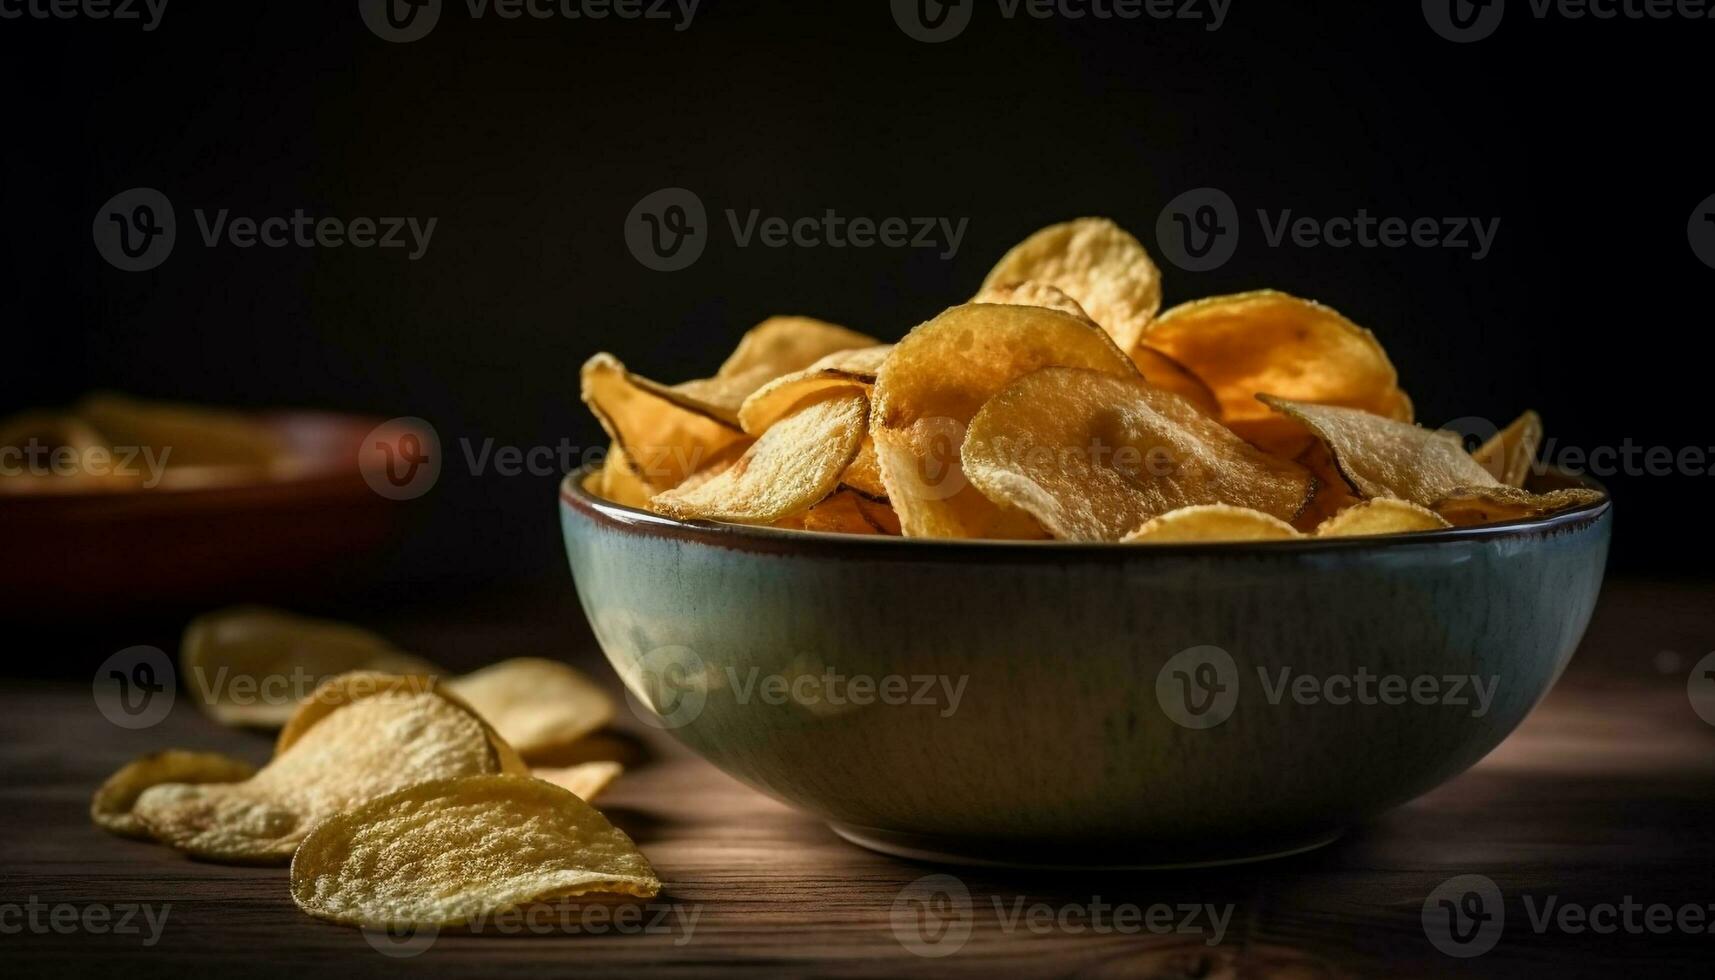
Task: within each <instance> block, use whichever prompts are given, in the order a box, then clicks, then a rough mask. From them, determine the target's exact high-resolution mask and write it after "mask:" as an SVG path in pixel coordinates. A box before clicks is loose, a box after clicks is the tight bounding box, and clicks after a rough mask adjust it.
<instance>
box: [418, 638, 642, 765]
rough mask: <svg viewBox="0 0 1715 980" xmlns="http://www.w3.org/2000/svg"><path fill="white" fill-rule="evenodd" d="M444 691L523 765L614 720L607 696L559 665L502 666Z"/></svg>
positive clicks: (521, 661) (521, 662)
mask: <svg viewBox="0 0 1715 980" xmlns="http://www.w3.org/2000/svg"><path fill="white" fill-rule="evenodd" d="M442 689H443V691H447V692H451V693H452V694H456V695H458V696H459V697H461V698H463V699H464V701H465V703H466V704H468V705H470V706H471V707H472V708H474V709H476V713H477V714H479V715H481V716H482V717H483V719H484V720H485V721H487V722H488V723H489V724H490V725H492V726H494V730H495V731H497V732H499V733H500V737H501V738H503V739H505V740H506V742H507V744H509V745H511V746H512V747H513V748H514V749H517V750H518V754H519V755H520V756H522V757H524V758H525V759H527V760H528V759H531V758H533V757H536V756H539V755H540V754H541V753H544V752H554V751H556V750H558V749H560V748H561V747H563V746H566V745H570V744H571V743H573V742H576V741H577V740H578V739H580V738H583V737H584V736H585V735H588V734H589V733H591V732H593V731H595V730H596V729H598V728H601V727H603V726H604V725H606V724H608V723H609V722H610V721H612V720H613V699H612V698H609V697H608V696H607V692H606V691H603V690H602V689H601V688H600V687H599V686H598V685H597V684H596V682H595V681H593V680H590V679H589V678H588V677H586V676H585V675H584V674H583V673H582V672H580V671H578V670H575V669H573V668H572V667H570V666H568V665H566V664H563V663H560V662H559V661H557V660H546V659H543V658H540V657H517V658H514V659H512V660H502V661H501V662H499V663H497V664H493V665H491V666H488V667H484V668H483V669H481V670H479V671H476V672H475V673H472V674H466V675H464V676H463V677H456V678H453V679H452V680H449V681H446V682H445V683H444V684H443V685H442Z"/></svg>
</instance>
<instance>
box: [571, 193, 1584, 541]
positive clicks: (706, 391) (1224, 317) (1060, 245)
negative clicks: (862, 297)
mask: <svg viewBox="0 0 1715 980" xmlns="http://www.w3.org/2000/svg"><path fill="white" fill-rule="evenodd" d="M1160 308H1161V273H1160V270H1159V269H1158V268H1157V267H1156V265H1155V263H1154V262H1153V261H1151V259H1150V257H1149V254H1148V252H1147V251H1145V250H1144V247H1143V245H1142V244H1141V243H1140V242H1138V240H1137V239H1136V238H1135V237H1133V236H1132V235H1130V234H1129V233H1127V232H1126V231H1125V230H1124V229H1122V228H1121V227H1119V226H1118V225H1117V224H1115V223H1114V222H1112V221H1110V220H1108V219H1105V218H1080V219H1077V220H1075V221H1069V222H1065V223H1062V224H1058V225H1053V226H1050V227H1048V228H1044V229H1042V230H1041V231H1039V232H1037V233H1035V234H1033V235H1031V236H1030V237H1029V238H1028V239H1026V240H1025V241H1024V242H1023V243H1021V244H1020V245H1018V246H1017V247H1015V248H1013V249H1012V250H1011V251H1010V252H1008V253H1007V254H1006V256H1005V257H1003V258H1002V259H1001V261H1000V262H999V264H997V265H996V266H995V268H994V269H993V270H992V271H991V272H990V273H989V274H988V276H987V278H986V279H985V281H984V282H983V283H982V286H981V288H980V290H979V291H978V292H977V294H976V296H975V298H974V299H973V300H971V301H970V302H967V303H964V304H961V305H958V306H954V307H952V308H950V309H948V310H946V311H944V312H942V313H941V314H939V315H938V316H935V317H932V318H931V319H929V320H928V321H927V322H925V323H923V324H921V325H920V326H918V327H916V328H915V329H912V330H910V331H908V332H907V333H906V334H905V336H904V337H903V338H902V339H901V340H900V341H899V342H898V343H897V344H893V345H886V344H878V343H877V342H876V341H875V340H873V339H871V338H870V337H868V336H866V335H864V334H861V333H856V332H854V331H850V330H846V329H844V328H841V327H835V326H833V325H831V324H828V323H824V322H822V321H820V320H812V319H808V318H804V317H775V318H773V319H771V320H768V321H766V322H764V323H763V324H762V325H760V326H758V327H756V328H755V329H753V330H752V331H750V333H748V334H747V335H746V336H745V337H744V338H743V339H741V341H740V342H739V345H738V351H737V352H736V353H735V354H734V355H733V356H732V357H731V358H729V359H728V361H727V363H726V364H725V365H723V366H722V368H721V370H720V372H719V373H717V375H716V376H715V377H714V378H710V379H704V380H699V381H690V382H685V383H682V384H678V385H664V384H661V383H659V382H655V381H650V380H648V379H647V378H644V377H641V376H639V375H635V374H632V373H631V372H630V371H629V370H627V369H626V368H625V366H624V365H623V364H621V363H620V362H619V361H618V360H617V359H616V358H614V357H613V356H612V355H610V354H597V355H595V356H594V357H592V358H591V359H590V360H589V362H588V363H587V364H586V365H585V366H584V370H583V400H584V402H585V403H586V404H588V405H589V407H590V409H591V410H592V411H593V412H594V413H595V415H596V418H597V419H598V420H600V422H601V424H602V427H603V428H604V429H606V430H607V433H608V435H609V436H610V437H611V438H612V440H613V449H612V451H611V452H610V453H609V455H608V457H607V459H606V461H605V462H604V464H603V466H602V467H601V469H599V470H597V471H595V472H593V473H591V474H590V475H589V476H588V477H587V478H586V481H585V489H587V490H588V491H589V492H591V493H593V494H595V495H596V496H599V497H603V498H605V499H607V500H611V501H613V502H615V503H619V504H624V505H626V506H630V507H637V508H644V509H648V510H652V511H654V512H656V513H659V514H663V515H666V516H668V517H673V518H678V519H681V520H704V521H718V522H725V523H730V524H750V525H759V526H767V527H774V528H783V529H788V530H797V531H818V532H833V533H846V534H867V535H903V536H905V537H921V538H990V539H997V538H998V539H1019V540H1036V539H1055V540H1062V541H1105V542H1125V543H1128V544H1131V543H1135V544H1144V545H1147V544H1151V543H1165V542H1181V541H1234V540H1258V539H1281V538H1301V537H1312V536H1314V537H1352V536H1370V535H1382V534H1411V533H1417V532H1423V531H1434V530H1439V529H1443V528H1447V527H1453V526H1460V525H1470V524H1484V523H1491V522H1495V521H1506V520H1518V519H1526V518H1534V517H1541V516H1544V515H1547V514H1552V513H1555V512H1556V511H1561V510H1567V509H1571V508H1576V507H1582V506H1588V505H1590V504H1592V503H1595V502H1598V501H1600V500H1601V499H1602V495H1601V494H1600V493H1598V492H1597V491H1594V490H1589V489H1583V488H1567V487H1557V488H1555V489H1553V490H1552V491H1551V492H1546V493H1535V492H1532V491H1531V490H1528V489H1526V488H1525V484H1526V483H1527V482H1528V480H1529V478H1530V476H1531V475H1532V472H1533V470H1534V469H1535V467H1536V454H1537V449H1538V447H1539V446H1540V444H1541V442H1542V433H1543V429H1542V420H1541V418H1539V417H1538V416H1537V414H1536V413H1535V412H1529V411H1527V412H1525V413H1524V414H1523V415H1521V416H1520V417H1519V418H1518V420H1517V421H1515V422H1513V423H1512V424H1511V425H1509V426H1507V427H1506V428H1504V429H1502V430H1500V431H1499V432H1498V433H1497V434H1496V435H1495V436H1494V438H1492V439H1490V440H1489V441H1488V442H1487V443H1485V444H1484V445H1482V446H1480V447H1478V448H1477V449H1476V450H1475V451H1474V452H1473V451H1469V450H1467V448H1466V447H1465V444H1464V442H1463V441H1462V439H1461V438H1460V437H1459V436H1458V435H1455V434H1454V433H1451V432H1441V431H1436V430H1433V429H1427V428H1424V427H1422V426H1419V425H1417V424H1415V422H1414V420H1413V411H1414V410H1413V407H1412V401H1411V398H1410V397H1409V396H1408V395H1407V394H1406V393H1405V391H1404V389H1402V388H1401V387H1400V383H1399V374H1398V372H1397V371H1396V370H1395V369H1394V365H1393V363H1392V362H1391V361H1390V360H1389V359H1388V356H1387V352H1386V351H1385V350H1384V349H1383V348H1382V345H1381V343H1380V341H1378V340H1377V339H1376V336H1375V335H1374V334H1372V333H1371V332H1370V331H1368V330H1366V329H1364V328H1363V327H1361V326H1359V325H1357V324H1356V323H1353V322H1352V321H1351V320H1349V319H1347V318H1346V317H1345V316H1342V315H1341V314H1340V313H1338V312H1336V311H1335V310H1333V309H1331V308H1330V307H1327V306H1324V305H1322V304H1320V303H1316V302H1312V301H1310V300H1305V299H1300V298H1298V297H1296V296H1291V295H1288V294H1286V293H1282V292H1277V291H1273V290H1262V291H1257V292H1249V293H1241V294H1238V295H1234V296H1216V297H1211V298H1208V299H1201V300H1196V301H1193V302H1190V303H1185V304H1181V305H1179V306H1177V307H1174V308H1172V309H1169V310H1167V311H1166V312H1161V311H1160ZM735 363H736V364H737V365H738V367H736V368H735V367H734V365H735Z"/></svg>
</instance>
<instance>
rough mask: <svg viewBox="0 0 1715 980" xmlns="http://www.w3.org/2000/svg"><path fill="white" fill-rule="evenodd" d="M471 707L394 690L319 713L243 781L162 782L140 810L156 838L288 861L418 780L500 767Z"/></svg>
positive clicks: (227, 855) (233, 860)
mask: <svg viewBox="0 0 1715 980" xmlns="http://www.w3.org/2000/svg"><path fill="white" fill-rule="evenodd" d="M500 770H501V761H500V759H499V757H498V755H497V753H496V752H495V750H494V747H493V744H492V742H491V741H490V738H489V735H488V732H487V728H486V726H485V725H484V724H483V723H482V720H481V719H480V718H478V717H477V716H476V715H475V714H474V713H473V712H471V711H469V710H468V709H465V708H462V707H460V706H459V705H458V704H457V702H455V701H454V700H452V699H450V698H447V697H443V696H441V695H438V694H431V693H420V694H409V693H404V692H400V691H388V692H385V693H381V694H376V695H373V696H371V697H365V698H361V699H359V700H356V701H353V702H351V703H349V704H346V705H343V706H341V707H339V708H338V709H337V710H334V711H333V712H331V713H329V714H328V715H326V716H325V717H323V718H321V719H320V720H319V721H318V722H316V724H315V725H314V726H313V727H311V728H310V729H308V730H307V731H305V732H304V733H303V736H302V737H301V738H299V739H298V740H297V741H295V742H294V743H293V744H291V745H290V746H289V747H288V748H286V749H285V750H284V751H282V752H280V753H279V754H278V755H276V756H275V757H274V759H273V760H272V761H271V762H269V763H268V765H266V766H264V767H263V768H262V769H261V771H259V772H257V773H256V775H254V776H252V777H251V778H250V779H248V780H245V781H244V782H241V783H211V784H203V785H191V784H182V783H164V784H161V785H158V786H154V787H151V788H149V789H147V790H144V791H143V794H142V795H141V796H139V797H138V798H137V802H136V805H135V807H134V808H133V812H134V813H135V814H136V815H137V817H138V818H139V819H140V820H141V821H142V823H143V825H144V826H145V827H146V828H147V829H148V831H149V833H150V834H152V835H153V836H154V837H155V839H157V840H159V841H161V842H163V843H165V844H168V845H171V846H172V847H174V848H177V849H178V850H181V851H184V852H185V853H187V854H190V855H192V856H194V857H199V858H203V859H205V860H210V861H219V862H223V863H229V864H284V863H286V861H287V860H289V859H290V858H291V856H292V851H293V850H294V849H296V848H297V846H298V843H299V842H300V841H302V840H303V839H304V835H305V834H307V833H309V831H310V829H311V828H312V827H314V826H315V825H316V824H317V823H318V822H320V821H322V820H325V819H327V818H328V817H330V816H332V815H334V814H335V813H338V812H339V811H341V810H346V809H349V808H351V807H353V806H356V805H357V804H359V803H362V802H364V801H365V800H369V799H373V798H375V797H377V796H382V795H384V794H387V793H391V792H393V791H395V790H398V789H401V788H403V787H406V786H410V785H412V784H413V783H419V782H424V781H426V780H433V779H445V778H449V777H453V776H466V775H478V774H483V773H496V772H499V771H500Z"/></svg>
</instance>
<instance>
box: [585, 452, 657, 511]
mask: <svg viewBox="0 0 1715 980" xmlns="http://www.w3.org/2000/svg"><path fill="white" fill-rule="evenodd" d="M584 489H585V490H588V491H589V492H590V493H593V494H595V495H596V496H598V497H601V498H602V499H603V500H609V501H612V502H613V503H616V504H622V505H624V506H626V507H636V508H638V509H640V510H642V509H647V508H648V506H649V498H650V497H651V496H653V495H654V493H655V491H654V490H651V489H650V488H649V484H647V483H645V482H643V477H641V476H639V475H638V474H637V469H636V468H635V467H634V466H632V463H631V460H629V459H627V458H626V457H625V450H623V449H621V448H619V444H618V443H611V444H609V446H608V449H607V457H606V458H605V459H604V460H602V464H601V469H599V470H596V471H595V472H594V473H591V474H590V475H589V477H588V478H587V479H586V481H585V485H584Z"/></svg>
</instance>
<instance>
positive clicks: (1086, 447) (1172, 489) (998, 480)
mask: <svg viewBox="0 0 1715 980" xmlns="http://www.w3.org/2000/svg"><path fill="white" fill-rule="evenodd" d="M962 458H963V462H964V470H965V474H966V476H967V477H968V478H969V479H970V481H971V483H972V485H974V486H975V487H976V488H977V489H979V490H981V491H982V492H983V494H984V495H985V496H987V497H988V498H989V499H991V500H998V501H1005V502H1006V503H1008V504H1011V505H1012V506H1015V507H1017V508H1019V509H1021V510H1024V511H1026V512H1027V513H1029V514H1030V515H1031V516H1032V517H1034V518H1036V520H1037V521H1039V522H1040V523H1041V524H1042V526H1043V527H1045V528H1047V529H1048V531H1049V532H1050V533H1052V534H1053V535H1054V536H1055V537H1056V538H1060V539H1063V540H1069V541H1118V540H1119V539H1120V538H1122V537H1124V536H1125V535H1126V534H1127V533H1128V532H1131V531H1134V530H1136V529H1137V527H1138V526H1139V525H1141V524H1143V523H1144V522H1145V521H1148V520H1149V519H1151V518H1153V517H1157V516H1160V515H1162V514H1165V513H1167V512H1169V511H1173V510H1178V509H1180V508H1183V507H1189V506H1192V505H1196V504H1231V505H1236V506H1244V507H1249V508H1252V509H1256V510H1261V511H1265V512H1267V513H1269V514H1271V515H1273V516H1274V517H1275V518H1276V519H1291V518H1292V517H1294V516H1295V515H1297V514H1298V512H1299V511H1300V510H1302V509H1303V508H1304V506H1305V503H1306V502H1307V501H1308V500H1309V498H1310V495H1311V494H1312V492H1313V491H1314V481H1313V480H1312V479H1311V476H1310V473H1309V472H1308V471H1306V470H1305V469H1304V468H1302V467H1300V466H1298V465H1297V464H1295V463H1292V462H1289V461H1287V460H1283V459H1279V458H1276V457H1273V456H1269V455H1268V454H1266V453H1264V452H1262V451H1261V450H1258V449H1256V448H1255V447H1254V446H1251V445H1250V444H1248V443H1246V442H1245V441H1244V440H1242V439H1240V438H1239V437H1237V436H1235V435H1233V434H1232V433H1231V432H1229V431H1228V430H1227V429H1226V428H1225V427H1223V426H1222V425H1221V424H1220V423H1219V422H1216V421H1214V420H1213V419H1210V418H1208V417H1207V416H1205V415H1204V414H1203V413H1201V412H1199V411H1198V410H1197V409H1196V408H1194V407H1193V406H1192V405H1191V404H1190V403H1189V402H1187V401H1186V400H1185V399H1183V398H1180V397H1179V396H1177V395H1174V394H1172V393H1170V392H1166V391H1162V390H1161V389H1159V388H1155V387H1153V386H1151V385H1150V384H1148V383H1147V382H1145V381H1143V380H1142V379H1140V378H1137V377H1131V378H1126V377H1115V376H1113V375H1110V374H1103V373H1101V372H1099V371H1088V370H1082V369H1078V368H1043V369H1042V370H1040V371H1036V372H1033V373H1031V374H1027V375H1025V376H1024V377H1022V378H1019V379H1018V380H1016V381H1014V382H1013V383H1012V384H1010V385H1008V386H1007V387H1006V388H1005V389H1003V390H1002V391H1001V392H1000V393H999V394H997V395H995V396H994V397H993V398H991V399H989V401H988V403H987V404H985V405H984V406H983V407H982V410H981V411H979V412H978V413H977V414H976V417H975V418H974V419H972V420H971V425H970V431H969V434H968V435H967V436H966V438H965V442H964V449H963V453H962Z"/></svg>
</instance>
